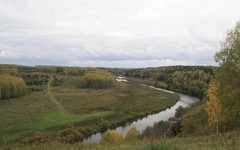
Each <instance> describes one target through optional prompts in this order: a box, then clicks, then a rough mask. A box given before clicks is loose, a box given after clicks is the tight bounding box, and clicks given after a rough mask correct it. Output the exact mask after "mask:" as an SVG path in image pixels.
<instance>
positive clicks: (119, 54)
mask: <svg viewBox="0 0 240 150" xmlns="http://www.w3.org/2000/svg"><path fill="white" fill-rule="evenodd" d="M239 6H240V0H0V63H1V64H3V63H4V64H21V65H63V66H91V67H156V66H168V65H216V64H215V63H214V58H213V57H214V54H215V53H216V52H217V51H219V49H220V46H219V45H220V44H219V42H220V41H221V40H224V38H225V36H226V32H227V30H228V29H231V28H233V27H234V26H235V24H236V22H237V21H240V8H239Z"/></svg>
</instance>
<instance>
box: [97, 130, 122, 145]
mask: <svg viewBox="0 0 240 150" xmlns="http://www.w3.org/2000/svg"><path fill="white" fill-rule="evenodd" d="M121 142H123V135H122V134H119V133H117V132H116V131H111V130H109V129H108V130H107V131H106V132H105V133H104V134H103V135H102V139H101V141H100V143H102V144H110V143H121Z"/></svg>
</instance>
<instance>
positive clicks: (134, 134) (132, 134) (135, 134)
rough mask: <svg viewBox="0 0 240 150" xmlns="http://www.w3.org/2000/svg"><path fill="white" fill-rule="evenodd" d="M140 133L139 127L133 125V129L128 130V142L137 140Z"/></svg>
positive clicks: (126, 137) (126, 138)
mask: <svg viewBox="0 0 240 150" xmlns="http://www.w3.org/2000/svg"><path fill="white" fill-rule="evenodd" d="M138 135H139V131H138V129H137V128H136V126H132V127H131V129H130V130H129V131H128V132H127V134H126V136H125V140H126V141H128V142H133V141H136V140H137V137H138Z"/></svg>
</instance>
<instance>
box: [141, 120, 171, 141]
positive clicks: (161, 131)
mask: <svg viewBox="0 0 240 150" xmlns="http://www.w3.org/2000/svg"><path fill="white" fill-rule="evenodd" d="M168 127H169V122H168V121H160V122H158V123H156V122H154V125H153V127H147V128H146V129H145V130H144V131H143V133H142V137H148V138H154V139H156V138H159V137H164V135H165V133H166V131H167V129H168Z"/></svg>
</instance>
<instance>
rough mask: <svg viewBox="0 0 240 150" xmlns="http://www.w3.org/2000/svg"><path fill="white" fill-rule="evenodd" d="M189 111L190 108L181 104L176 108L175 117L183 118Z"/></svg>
mask: <svg viewBox="0 0 240 150" xmlns="http://www.w3.org/2000/svg"><path fill="white" fill-rule="evenodd" d="M187 111H188V108H187V107H186V108H184V107H182V106H179V107H178V108H177V109H176V113H175V117H176V118H181V117H182V116H183V115H184V114H185V113H186V112H187Z"/></svg>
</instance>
